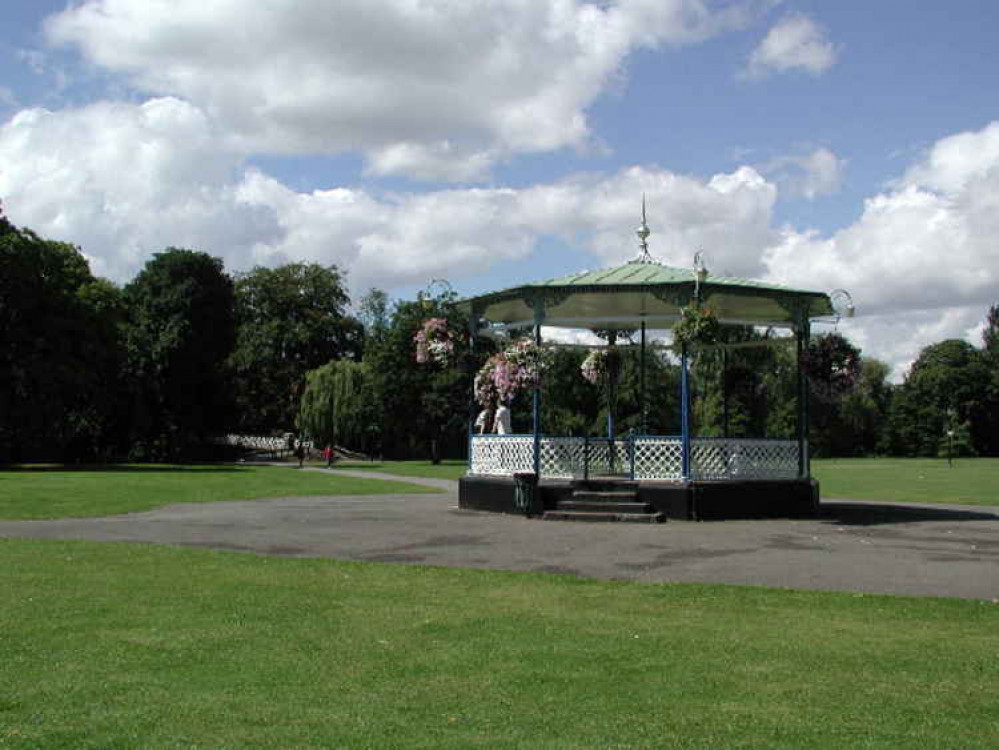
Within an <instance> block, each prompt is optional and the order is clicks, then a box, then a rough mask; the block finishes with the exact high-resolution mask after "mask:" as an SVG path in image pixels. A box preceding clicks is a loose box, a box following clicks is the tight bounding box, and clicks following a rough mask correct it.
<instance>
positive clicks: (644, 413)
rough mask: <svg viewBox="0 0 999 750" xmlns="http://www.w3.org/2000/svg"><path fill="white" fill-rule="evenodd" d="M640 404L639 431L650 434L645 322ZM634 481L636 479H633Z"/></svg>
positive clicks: (640, 377) (639, 375)
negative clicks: (646, 392)
mask: <svg viewBox="0 0 999 750" xmlns="http://www.w3.org/2000/svg"><path fill="white" fill-rule="evenodd" d="M638 394H639V395H638V404H639V413H640V415H641V422H640V423H639V430H640V431H641V434H643V435H648V434H649V425H648V420H649V410H648V407H647V406H646V401H645V321H644V320H643V321H642V350H641V357H640V359H639V361H638ZM632 478H633V479H634V477H632Z"/></svg>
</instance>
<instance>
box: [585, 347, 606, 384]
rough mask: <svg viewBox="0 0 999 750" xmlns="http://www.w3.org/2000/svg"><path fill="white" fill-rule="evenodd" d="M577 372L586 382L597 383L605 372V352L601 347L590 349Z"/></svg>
mask: <svg viewBox="0 0 999 750" xmlns="http://www.w3.org/2000/svg"><path fill="white" fill-rule="evenodd" d="M579 372H580V374H581V375H582V376H583V379H584V380H585V381H587V382H588V383H592V384H593V385H596V384H597V383H599V382H600V380H601V378H603V376H604V375H605V374H606V373H607V352H606V351H604V350H603V349H590V353H589V354H587V355H586V359H584V360H583V364H581V365H580V366H579Z"/></svg>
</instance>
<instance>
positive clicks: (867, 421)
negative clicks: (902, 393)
mask: <svg viewBox="0 0 999 750" xmlns="http://www.w3.org/2000/svg"><path fill="white" fill-rule="evenodd" d="M890 372H891V370H890V368H889V367H888V365H887V364H885V363H884V362H882V361H880V360H878V359H874V358H869V357H862V358H861V360H860V377H859V378H858V379H857V383H856V387H855V388H854V389H853V390H852V391H850V392H849V393H847V394H846V395H845V396H844V397H843V400H842V402H841V403H840V409H839V412H838V414H837V418H836V422H835V425H834V428H833V434H831V435H830V436H829V438H828V443H829V444H830V445H832V446H833V453H834V455H837V456H874V455H877V454H881V453H885V452H886V451H887V449H888V447H887V446H888V443H887V422H888V410H889V406H890V404H891V396H892V387H891V384H890V383H889V382H888V376H889V374H890Z"/></svg>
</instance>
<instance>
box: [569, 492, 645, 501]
mask: <svg viewBox="0 0 999 750" xmlns="http://www.w3.org/2000/svg"><path fill="white" fill-rule="evenodd" d="M572 499H573V500H575V501H580V502H599V503H633V502H635V501H636V500H637V499H638V493H637V492H636V491H635V490H574V491H573V493H572Z"/></svg>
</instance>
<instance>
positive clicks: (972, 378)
mask: <svg viewBox="0 0 999 750" xmlns="http://www.w3.org/2000/svg"><path fill="white" fill-rule="evenodd" d="M988 382H989V371H988V366H987V364H986V362H985V358H984V357H983V356H982V353H981V352H980V351H978V350H977V349H975V347H973V346H972V345H971V344H969V343H968V342H967V341H961V340H958V339H949V340H947V341H941V342H939V343H937V344H931V345H930V346H927V347H925V348H924V349H923V350H922V352H920V354H919V357H918V359H916V361H915V363H913V365H912V368H911V370H910V371H909V373H908V375H907V376H906V378H905V381H904V382H903V384H902V385H901V386H900V387H899V388H898V389H897V391H896V393H895V395H894V397H893V399H892V404H891V414H890V430H891V444H892V450H893V452H894V453H897V454H901V455H909V456H936V455H937V454H938V452H939V446H940V438H941V436H942V435H943V434H945V432H946V430H947V429H948V425H949V424H951V423H954V424H962V423H964V422H968V423H969V427H970V433H971V439H972V444H973V446H974V447H975V450H976V451H978V445H979V441H980V440H981V439H982V438H981V432H982V425H983V423H984V419H985V417H987V404H986V401H987V395H988V391H987V383H988ZM948 410H950V411H948ZM979 452H981V451H979Z"/></svg>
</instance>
